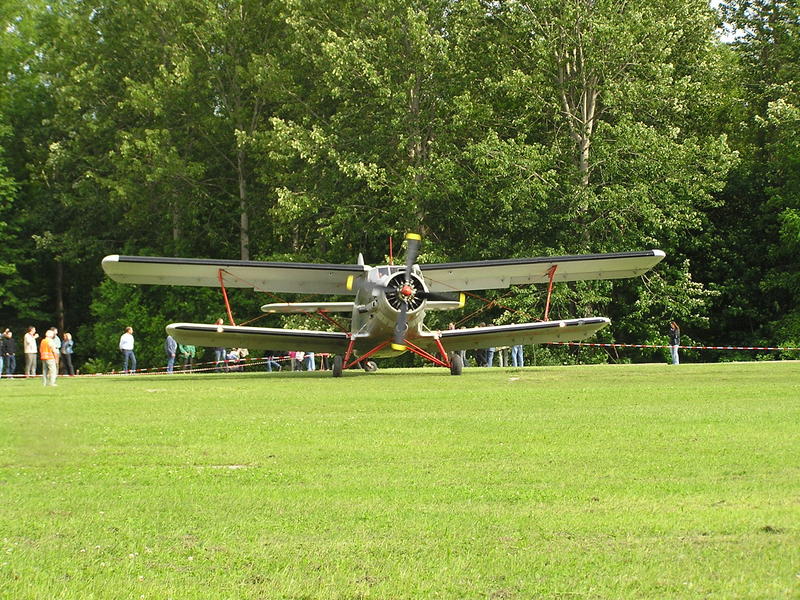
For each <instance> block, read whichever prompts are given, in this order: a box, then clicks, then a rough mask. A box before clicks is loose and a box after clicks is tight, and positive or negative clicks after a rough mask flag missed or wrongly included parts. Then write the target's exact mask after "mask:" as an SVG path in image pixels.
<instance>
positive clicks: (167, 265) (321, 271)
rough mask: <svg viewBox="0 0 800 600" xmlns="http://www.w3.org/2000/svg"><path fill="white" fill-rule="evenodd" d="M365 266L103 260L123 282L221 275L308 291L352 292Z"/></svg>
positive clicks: (228, 282) (231, 283)
mask: <svg viewBox="0 0 800 600" xmlns="http://www.w3.org/2000/svg"><path fill="white" fill-rule="evenodd" d="M368 268H369V267H365V266H364V265H329V264H314V263H287V262H259V261H243V260H212V259H204V258H166V257H159V256H119V255H117V254H114V255H112V256H106V257H105V258H104V259H103V270H105V272H106V274H107V275H108V276H109V277H111V279H113V280H114V281H119V282H120V283H155V284H161V285H194V286H208V287H216V286H219V285H220V274H221V275H222V278H223V281H224V283H225V286H226V287H239V288H253V289H261V290H269V291H271V292H290V293H292V292H294V293H307V294H352V293H353V292H351V291H349V290H348V289H347V285H346V284H347V278H348V276H350V275H354V276H355V275H359V274H361V273H363V272H364V271H366V270H367V269H368Z"/></svg>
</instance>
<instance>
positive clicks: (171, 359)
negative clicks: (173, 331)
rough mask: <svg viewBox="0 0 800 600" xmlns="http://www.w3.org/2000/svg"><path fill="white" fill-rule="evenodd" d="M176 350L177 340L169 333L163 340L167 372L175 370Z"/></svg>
mask: <svg viewBox="0 0 800 600" xmlns="http://www.w3.org/2000/svg"><path fill="white" fill-rule="evenodd" d="M177 352H178V342H176V341H175V338H174V337H172V336H171V335H168V336H167V339H166V340H164V353H165V354H166V355H167V373H172V372H173V371H174V370H175V354H177Z"/></svg>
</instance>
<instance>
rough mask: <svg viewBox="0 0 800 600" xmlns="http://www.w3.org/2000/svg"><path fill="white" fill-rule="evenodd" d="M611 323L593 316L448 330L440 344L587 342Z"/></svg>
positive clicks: (456, 346) (465, 346) (452, 347)
mask: <svg viewBox="0 0 800 600" xmlns="http://www.w3.org/2000/svg"><path fill="white" fill-rule="evenodd" d="M609 323H611V321H610V320H609V319H606V318H605V317H590V318H586V319H567V320H564V321H544V322H541V323H520V324H517V325H492V326H490V327H474V328H472V329H448V330H446V331H442V332H441V341H442V344H443V345H444V347H445V348H446V349H447V350H470V349H473V348H492V347H495V346H514V345H516V344H543V343H545V342H567V341H575V340H582V339H585V338H587V337H589V336H590V335H592V334H593V333H595V332H596V331H599V330H600V329H602V328H603V327H605V326H606V325H608V324H609ZM432 339H433V338H432V337H431V340H432ZM432 343H433V344H435V342H432ZM420 346H423V347H428V344H427V343H426V344H422V343H420ZM433 347H435V346H433Z"/></svg>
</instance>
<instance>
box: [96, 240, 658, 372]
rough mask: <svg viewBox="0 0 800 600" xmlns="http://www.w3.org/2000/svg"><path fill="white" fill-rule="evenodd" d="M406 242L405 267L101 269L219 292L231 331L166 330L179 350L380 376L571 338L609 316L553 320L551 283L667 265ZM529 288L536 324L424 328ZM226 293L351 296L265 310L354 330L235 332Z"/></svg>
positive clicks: (161, 264)
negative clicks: (299, 361) (421, 259)
mask: <svg viewBox="0 0 800 600" xmlns="http://www.w3.org/2000/svg"><path fill="white" fill-rule="evenodd" d="M406 241H407V248H406V255H405V263H404V264H398V265H394V264H389V265H380V266H370V265H367V264H364V260H363V257H362V256H361V255H359V257H358V261H357V262H356V264H316V263H293V262H259V261H238V260H212V259H197V258H167V257H147V256H120V255H112V256H106V257H105V258H104V259H103V269H104V270H105V272H106V274H107V275H108V276H109V277H111V278H112V279H113V280H115V281H118V282H120V283H130V284H161V285H178V286H184V285H185V286H212V287H220V288H221V289H222V293H223V297H224V298H225V302H226V306H227V311H228V319H229V324H227V325H210V324H203V323H172V324H170V325H167V327H166V330H167V332H168V333H169V334H170V335H172V336H173V337H174V338H175V339H176V340H178V341H179V342H181V343H184V344H193V345H197V346H207V347H239V348H249V349H251V350H252V349H268V348H269V349H278V348H279V349H282V350H289V349H292V350H295V349H296V350H302V351H305V352H321V353H331V354H333V355H334V356H333V360H332V371H333V376H334V377H340V376H341V375H342V372H343V370H345V369H349V368H352V367H356V366H360V367H362V368H363V369H364V370H366V371H373V370H376V369H377V366H376V364H375V363H374V362H373V361H372V360H371V359H373V358H380V357H390V356H397V355H398V354H401V353H403V352H413V353H415V354H418V355H419V356H422V357H423V358H425V359H426V360H428V361H430V362H432V363H434V364H436V365H438V366H441V367H445V368H449V369H450V372H451V373H452V374H453V375H460V374H461V371H462V368H463V366H464V365H463V362H462V359H461V356H460V354H459V352H458V351H460V350H469V349H475V348H490V347H496V346H509V345H516V344H540V343H544V342H557V341H577V340H582V339H585V338H587V337H589V336H591V335H592V334H594V333H595V332H597V331H598V330H600V329H602V328H603V327H605V326H607V325H608V324H609V323H610V320H609V319H607V318H605V317H586V318H578V319H561V320H554V321H551V320H549V306H550V297H551V294H552V289H553V284H554V283H555V282H565V281H578V280H589V279H619V278H625V277H635V276H638V275H641V274H643V273H645V272H646V271H648V270H649V269H651V268H652V267H654V266H655V265H656V264H657V263H658V262H659V261H661V260H662V259H663V258H664V252H662V251H661V250H645V251H639V252H617V253H610V254H586V255H578V256H555V257H536V258H509V259H501V260H481V261H471V262H452V263H439V264H422V265H420V264H417V257H418V255H419V249H420V244H421V237H420V236H419V235H417V234H413V233H409V234H407V236H406ZM535 283H542V284H547V300H546V303H545V314H544V319H543V320H542V321H536V322H530V323H517V324H514V325H491V326H488V327H471V328H467V329H448V330H444V331H434V330H431V329H429V328H428V327H426V326H425V314H426V313H427V312H428V311H432V310H455V309H459V308H462V307H463V306H464V292H467V291H470V290H487V289H502V288H507V287H509V286H512V285H524V284H535ZM226 287H227V288H252V289H255V290H268V291H269V292H278V293H280V292H283V293H295V294H321V295H324V294H327V295H338V296H353V300H352V301H351V302H278V303H270V304H265V305H264V306H262V307H261V310H262V311H263V312H265V313H315V314H317V315H321V316H323V317H325V318H328V319H330V317H329V315H330V314H331V313H349V314H350V316H351V320H350V327H349V329H346V328H344V329H345V330H342V331H313V330H301V329H281V328H271V327H253V326H240V325H236V324H235V323H234V319H233V315H232V313H231V310H230V305H229V304H228V298H227V292H226ZM330 320H331V321H332V322H335V321H334V320H333V319H330Z"/></svg>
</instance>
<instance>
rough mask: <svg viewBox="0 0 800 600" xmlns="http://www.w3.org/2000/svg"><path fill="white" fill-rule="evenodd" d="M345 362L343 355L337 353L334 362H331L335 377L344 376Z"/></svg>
mask: <svg viewBox="0 0 800 600" xmlns="http://www.w3.org/2000/svg"><path fill="white" fill-rule="evenodd" d="M343 364H344V362H343V360H342V357H341V356H340V355H339V354H337V355H336V356H334V357H333V363H332V364H331V372H332V373H333V376H334V377H341V376H342V365H343Z"/></svg>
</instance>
